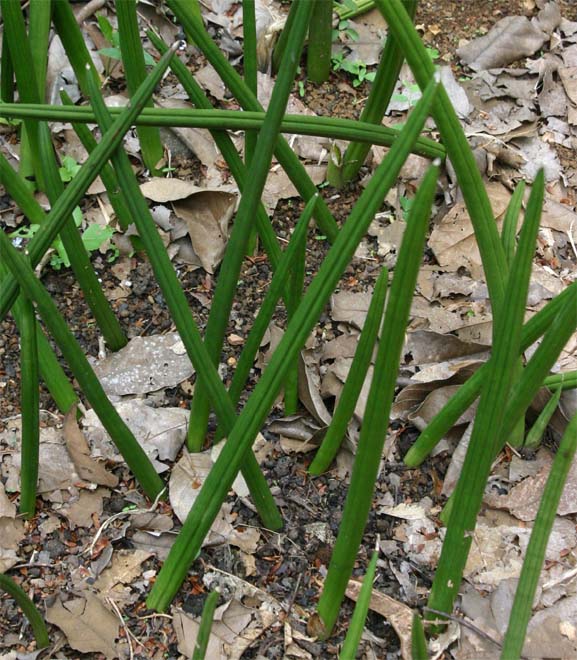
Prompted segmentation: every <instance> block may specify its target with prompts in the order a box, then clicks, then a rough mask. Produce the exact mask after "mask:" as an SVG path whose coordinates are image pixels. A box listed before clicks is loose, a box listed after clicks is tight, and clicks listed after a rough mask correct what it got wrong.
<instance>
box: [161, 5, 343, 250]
mask: <svg viewBox="0 0 577 660" xmlns="http://www.w3.org/2000/svg"><path fill="white" fill-rule="evenodd" d="M167 4H168V6H169V7H170V9H171V10H172V11H173V12H174V15H175V16H176V18H177V19H178V21H179V23H180V24H181V25H182V27H183V28H184V30H185V31H186V32H187V33H188V34H189V35H190V38H191V40H192V41H193V42H194V43H195V44H196V45H197V46H198V47H199V48H200V50H202V52H203V54H204V55H205V57H206V59H207V60H208V61H209V62H210V63H211V64H212V66H213V67H214V68H215V70H216V72H217V73H218V75H219V76H220V77H221V78H222V80H223V82H224V83H225V84H226V86H227V87H228V88H229V89H230V91H231V92H232V94H233V95H234V96H235V97H236V98H237V100H238V102H239V103H240V105H241V106H242V108H243V109H244V110H252V111H257V112H258V111H261V110H262V106H261V105H260V103H259V102H258V99H257V98H255V96H254V94H253V93H252V92H251V91H250V89H248V88H247V86H246V85H245V83H244V81H243V80H242V78H241V77H240V76H239V75H238V73H237V72H236V71H235V70H234V69H233V67H232V66H231V64H230V63H229V62H228V60H227V59H226V58H225V57H224V56H223V54H222V53H221V51H220V49H219V48H218V47H217V45H216V44H215V43H214V42H213V41H212V39H211V38H210V37H209V36H208V33H207V32H206V30H205V28H204V24H203V22H202V17H201V15H200V9H199V5H198V0H192V2H191V1H190V0H167ZM300 5H301V3H295V4H294V6H295V8H296V10H297V11H298V8H299V7H300ZM293 36H294V35H293V32H292V31H291V45H292V39H293ZM285 60H286V57H285V58H283V62H284V61H285ZM293 79H294V76H293ZM275 87H276V86H275ZM275 156H276V158H277V159H278V161H279V162H280V164H281V165H282V167H283V169H284V170H285V172H286V173H287V175H288V177H289V178H290V180H291V181H292V182H293V183H294V184H295V187H296V189H297V190H298V192H299V195H300V196H301V197H302V198H303V199H304V200H305V202H306V201H308V200H309V199H310V198H311V197H312V196H313V195H315V194H316V192H317V188H316V186H315V185H314V183H313V182H312V181H311V179H310V177H309V176H308V174H307V172H306V170H305V168H304V166H303V164H302V163H301V162H300V160H299V158H298V156H297V155H296V154H295V153H294V152H293V150H292V149H291V148H290V146H289V144H288V143H287V141H286V140H285V139H284V138H283V137H282V136H280V135H279V137H278V140H277V142H276V144H275ZM315 219H316V221H317V224H318V226H319V228H320V229H321V231H322V232H323V234H324V235H325V236H327V238H328V239H329V240H330V241H334V239H335V237H336V235H337V233H338V227H337V223H336V221H335V219H334V218H333V216H332V215H331V213H330V211H329V209H328V206H327V205H326V203H325V202H324V201H323V200H322V199H321V200H319V203H318V204H317V208H316V211H315Z"/></svg>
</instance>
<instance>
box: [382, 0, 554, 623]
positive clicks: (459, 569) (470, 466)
mask: <svg viewBox="0 0 577 660" xmlns="http://www.w3.org/2000/svg"><path fill="white" fill-rule="evenodd" d="M377 1H379V0H377ZM391 1H393V2H394V0H391ZM543 194H544V177H543V172H542V171H540V172H539V174H538V175H537V177H536V178H535V181H534V184H533V188H532V190H531V197H530V200H529V203H528V205H527V212H526V213H525V222H524V224H523V229H522V230H521V235H520V239H519V247H518V248H517V252H516V254H515V259H514V261H513V264H512V267H511V272H510V274H509V277H508V282H507V296H506V298H505V300H506V301H507V304H506V305H503V306H502V309H499V310H497V311H498V312H499V314H495V321H494V325H493V355H492V358H491V362H490V367H489V371H488V374H487V379H486V382H485V385H484V389H483V391H482V393H481V398H480V401H479V407H478V409H477V415H476V419H475V424H474V427H473V432H472V434H471V439H470V442H469V446H468V449H467V455H466V457H465V462H464V465H463V470H462V472H461V476H460V478H459V481H458V483H457V487H456V489H455V492H454V497H453V501H456V502H458V503H459V506H453V508H452V511H451V517H450V521H449V525H448V527H447V534H446V536H445V540H444V543H443V549H442V551H441V557H440V559H439V564H438V567H437V571H436V574H435V579H434V582H433V586H432V589H431V594H430V597H429V607H430V608H431V609H434V610H439V611H441V612H451V611H452V607H453V602H454V599H455V598H456V596H457V594H458V591H459V587H460V585H461V580H462V575H463V570H464V568H465V563H466V561H467V557H468V554H469V548H470V546H471V542H472V538H473V532H474V529H475V523H476V518H477V514H478V512H479V508H480V506H481V502H482V498H483V493H484V489H485V484H486V482H487V479H488V477H489V473H490V469H491V463H492V461H493V457H494V456H495V454H496V451H497V449H498V447H499V443H500V441H501V439H502V437H503V436H502V435H501V433H502V432H503V431H504V429H503V426H504V424H503V423H504V421H505V419H506V417H505V411H506V402H507V400H508V397H509V396H510V394H511V392H510V390H511V385H512V379H513V374H512V371H513V365H514V364H515V362H516V360H517V356H518V355H519V353H520V343H521V328H522V323H523V314H524V311H525V306H526V299H527V291H528V289H529V280H530V276H531V264H532V257H533V254H534V250H535V240H536V237H537V231H538V228H539V220H540V217H541V208H542V204H543ZM508 419H509V420H510V419H511V416H509V417H508ZM517 419H518V417H515V419H514V421H515V422H516V421H517Z"/></svg>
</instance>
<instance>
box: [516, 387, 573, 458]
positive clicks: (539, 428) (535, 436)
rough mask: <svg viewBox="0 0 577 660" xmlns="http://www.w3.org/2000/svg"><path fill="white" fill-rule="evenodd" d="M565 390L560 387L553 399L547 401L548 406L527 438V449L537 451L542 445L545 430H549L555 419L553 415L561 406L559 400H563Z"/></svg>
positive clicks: (544, 408)
mask: <svg viewBox="0 0 577 660" xmlns="http://www.w3.org/2000/svg"><path fill="white" fill-rule="evenodd" d="M562 391H563V390H562V389H561V388H560V387H558V388H557V389H556V390H555V391H554V392H553V394H552V396H551V398H550V399H549V401H547V404H546V405H545V406H544V407H543V410H542V411H541V413H540V414H539V417H537V419H536V420H535V422H534V424H533V426H532V427H531V430H530V431H529V433H527V437H526V438H525V444H524V446H525V447H526V448H527V449H535V448H536V447H538V446H539V445H540V444H541V438H542V437H543V433H545V429H546V428H547V426H548V424H549V422H550V420H551V417H553V413H554V412H555V410H556V409H557V406H558V405H559V399H560V398H561V392H562Z"/></svg>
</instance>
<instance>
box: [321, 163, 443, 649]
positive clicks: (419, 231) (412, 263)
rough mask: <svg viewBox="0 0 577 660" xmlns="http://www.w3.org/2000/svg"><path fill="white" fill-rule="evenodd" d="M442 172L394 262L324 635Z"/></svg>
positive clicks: (344, 573) (351, 550) (363, 497)
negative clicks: (393, 271)
mask: <svg viewBox="0 0 577 660" xmlns="http://www.w3.org/2000/svg"><path fill="white" fill-rule="evenodd" d="M438 175H439V168H438V167H436V166H432V167H431V168H430V169H429V171H428V172H427V174H426V175H425V177H424V179H423V181H422V183H421V185H420V186H419V189H418V191H417V194H416V196H415V201H414V203H413V206H412V207H411V212H410V214H409V219H408V220H407V229H406V230H405V233H404V235H403V242H402V244H401V248H400V250H399V255H398V259H397V264H396V266H395V274H394V276H393V282H392V284H391V289H390V293H389V297H388V302H387V309H386V312H385V318H384V321H383V330H382V334H381V340H380V342H379V349H378V351H377V359H376V361H375V366H374V370H373V380H372V382H371V388H370V390H369V396H368V399H367V405H366V408H365V413H364V415H363V425H362V427H361V435H360V437H359V442H358V447H357V453H356V455H355V462H354V464H353V471H352V474H351V482H350V486H349V491H348V493H347V499H346V501H345V508H344V511H343V517H342V521H341V525H340V529H339V534H338V537H337V540H336V543H335V547H334V550H333V554H332V557H331V562H330V565H329V570H328V574H327V577H326V579H325V584H324V588H323V593H322V594H321V597H320V600H319V604H318V614H319V617H320V619H321V622H322V624H323V626H324V633H323V634H322V636H323V637H328V636H329V635H330V633H331V631H332V629H333V626H334V624H335V621H336V619H337V616H338V613H339V609H340V606H341V602H342V599H343V597H344V594H345V589H346V586H347V582H348V580H349V577H350V575H351V573H352V570H353V566H354V563H355V558H356V555H357V551H358V548H359V545H360V543H361V540H362V537H363V532H364V529H365V525H366V522H367V517H368V515H369V511H370V508H371V503H372V499H373V492H374V487H375V483H376V479H377V474H378V471H379V465H380V462H381V456H382V452H383V446H384V443H385V435H386V432H387V426H388V424H387V422H388V419H389V413H390V410H391V405H392V402H393V396H394V393H395V386H396V383H397V371H398V367H399V361H400V357H401V350H402V348H403V342H404V339H405V332H406V329H407V322H408V318H409V311H410V309H411V302H412V300H413V294H414V290H415V285H416V282H417V275H418V273H419V268H420V265H421V255H422V254H423V250H424V247H425V237H426V232H427V228H428V226H429V218H430V215H431V207H432V204H433V200H434V197H435V191H436V187H437V177H438Z"/></svg>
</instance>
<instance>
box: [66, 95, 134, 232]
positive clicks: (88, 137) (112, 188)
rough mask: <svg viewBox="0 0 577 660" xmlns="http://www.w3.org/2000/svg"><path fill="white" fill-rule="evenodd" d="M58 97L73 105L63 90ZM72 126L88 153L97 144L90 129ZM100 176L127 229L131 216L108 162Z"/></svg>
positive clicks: (121, 222) (119, 217) (76, 124)
mask: <svg viewBox="0 0 577 660" xmlns="http://www.w3.org/2000/svg"><path fill="white" fill-rule="evenodd" d="M60 99H61V100H62V104H63V105H69V106H73V105H74V104H73V103H72V99H71V98H70V97H69V96H68V94H67V93H66V92H65V91H64V90H62V91H61V92H60ZM72 128H73V129H74V132H75V133H76V135H78V139H79V140H80V142H82V146H83V147H84V148H85V149H86V151H87V152H88V153H89V154H91V153H92V152H93V151H94V150H95V149H96V147H97V146H98V143H97V142H96V140H95V139H94V136H93V135H92V133H91V132H90V129H89V128H88V127H87V126H85V125H84V124H79V123H73V124H72ZM100 178H101V179H102V183H104V187H105V188H106V192H107V194H108V200H109V201H110V203H111V205H112V208H113V209H114V212H115V213H116V218H117V220H118V224H119V225H120V226H121V227H122V229H128V226H129V225H130V224H131V223H132V218H131V217H130V213H129V212H128V208H127V207H126V203H125V202H124V199H123V197H122V193H121V191H120V188H119V186H118V180H117V179H116V174H114V170H113V169H112V167H111V165H110V164H109V163H106V165H104V167H103V168H102V169H101V170H100Z"/></svg>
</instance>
